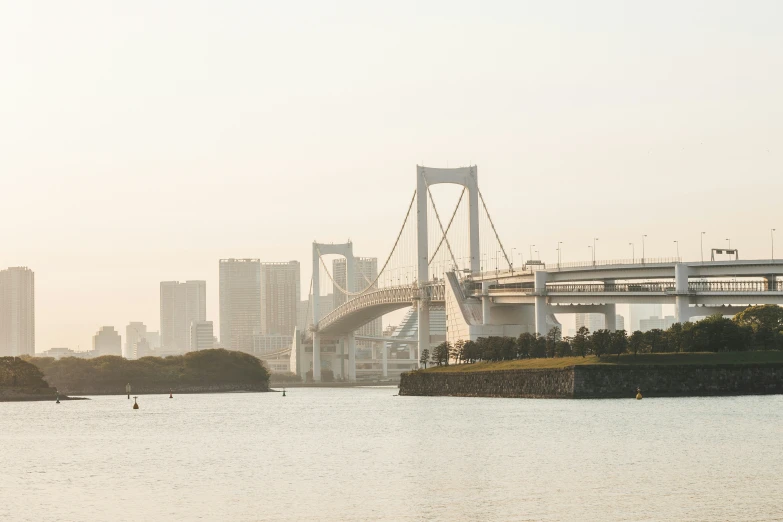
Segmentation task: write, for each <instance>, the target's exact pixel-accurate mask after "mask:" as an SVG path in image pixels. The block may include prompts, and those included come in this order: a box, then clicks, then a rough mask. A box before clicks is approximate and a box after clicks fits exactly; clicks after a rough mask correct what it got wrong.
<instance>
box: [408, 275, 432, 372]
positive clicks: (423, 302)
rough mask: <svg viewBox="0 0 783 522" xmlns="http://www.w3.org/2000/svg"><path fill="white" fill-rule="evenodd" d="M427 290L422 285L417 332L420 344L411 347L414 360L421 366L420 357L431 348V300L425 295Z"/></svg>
mask: <svg viewBox="0 0 783 522" xmlns="http://www.w3.org/2000/svg"><path fill="white" fill-rule="evenodd" d="M425 291H426V290H425V288H424V287H422V289H421V292H422V296H421V298H420V299H419V309H418V315H419V326H418V332H417V334H418V337H419V344H418V346H416V347H411V353H412V354H415V355H414V357H413V360H414V361H416V363H417V364H419V366H421V363H419V359H420V358H421V354H422V352H423V351H424V350H427V351H429V349H430V307H429V301H428V300H427V299H426V297H425V296H424V295H423V294H424V292H425Z"/></svg>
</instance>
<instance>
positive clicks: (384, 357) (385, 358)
mask: <svg viewBox="0 0 783 522" xmlns="http://www.w3.org/2000/svg"><path fill="white" fill-rule="evenodd" d="M381 371H382V372H383V376H384V377H388V376H389V347H388V346H386V343H381Z"/></svg>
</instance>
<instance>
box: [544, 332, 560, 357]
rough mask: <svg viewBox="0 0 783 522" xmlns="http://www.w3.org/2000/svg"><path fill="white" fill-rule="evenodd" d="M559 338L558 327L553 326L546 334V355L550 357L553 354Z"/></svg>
mask: <svg viewBox="0 0 783 522" xmlns="http://www.w3.org/2000/svg"><path fill="white" fill-rule="evenodd" d="M559 340H560V328H559V327H557V326H553V327H552V328H551V329H550V330H549V332H548V333H547V334H546V340H545V343H546V356H547V357H549V358H552V357H554V356H555V349H556V348H557V342H558V341H559Z"/></svg>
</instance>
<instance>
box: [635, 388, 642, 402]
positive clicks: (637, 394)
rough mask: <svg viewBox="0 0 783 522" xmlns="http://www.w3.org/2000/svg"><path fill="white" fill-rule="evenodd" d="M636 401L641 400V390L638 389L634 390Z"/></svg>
mask: <svg viewBox="0 0 783 522" xmlns="http://www.w3.org/2000/svg"><path fill="white" fill-rule="evenodd" d="M636 400H637V401H640V400H642V390H641V389H640V388H636Z"/></svg>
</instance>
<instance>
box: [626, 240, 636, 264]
mask: <svg viewBox="0 0 783 522" xmlns="http://www.w3.org/2000/svg"><path fill="white" fill-rule="evenodd" d="M628 246H630V247H631V264H633V263H634V261H636V247H635V246H634V244H633V243H628Z"/></svg>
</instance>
